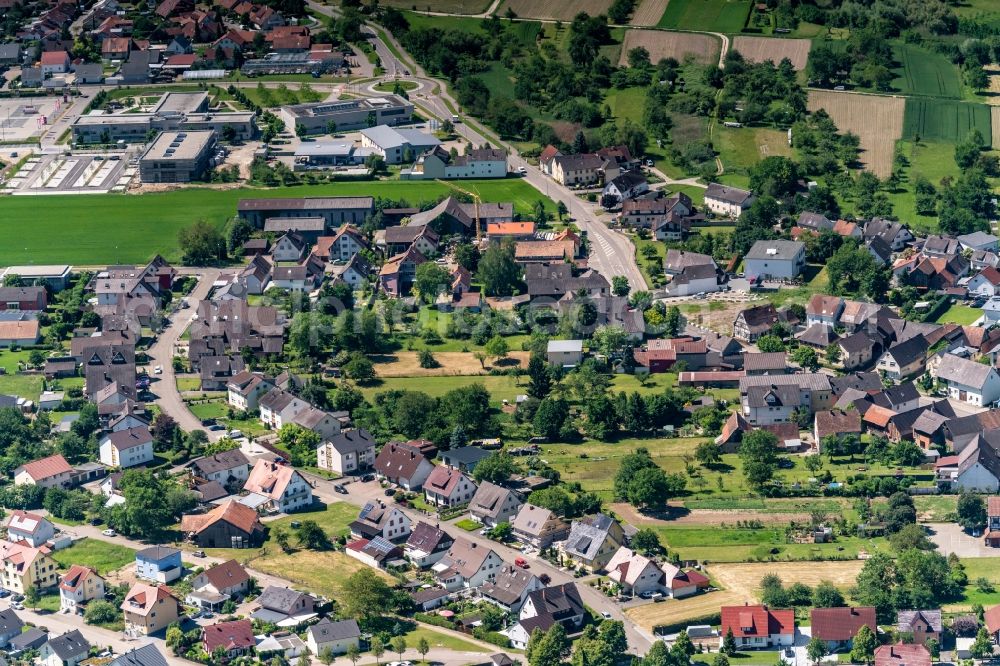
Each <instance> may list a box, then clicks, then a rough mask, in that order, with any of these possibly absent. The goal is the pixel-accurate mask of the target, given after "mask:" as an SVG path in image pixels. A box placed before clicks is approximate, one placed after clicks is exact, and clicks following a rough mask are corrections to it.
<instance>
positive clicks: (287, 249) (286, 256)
mask: <svg viewBox="0 0 1000 666" xmlns="http://www.w3.org/2000/svg"><path fill="white" fill-rule="evenodd" d="M309 246H310V244H309V241H307V240H306V239H305V237H304V236H303V235H302V234H300V233H299V232H297V231H290V232H288V233H287V234H285V235H283V236H281V237H280V238H279V239H278V240H276V241H274V245H272V246H271V256H272V257H273V258H274V260H275V261H294V262H296V263H298V262H300V261H302V260H303V259H305V257H306V253H307V252H308V251H309Z"/></svg>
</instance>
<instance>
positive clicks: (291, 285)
mask: <svg viewBox="0 0 1000 666" xmlns="http://www.w3.org/2000/svg"><path fill="white" fill-rule="evenodd" d="M324 269H325V266H324V265H323V262H322V261H321V260H320V259H318V258H316V257H315V256H313V255H309V256H308V257H307V258H306V260H305V261H303V262H302V263H301V264H296V265H295V266H282V265H278V266H275V267H274V268H273V269H272V270H271V285H270V286H271V287H273V288H275V289H284V290H285V291H307V292H311V291H313V290H314V289H316V288H317V287H318V286H319V284H320V282H321V281H322V280H323V275H324Z"/></svg>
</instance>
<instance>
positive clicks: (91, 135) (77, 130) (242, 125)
mask: <svg viewBox="0 0 1000 666" xmlns="http://www.w3.org/2000/svg"><path fill="white" fill-rule="evenodd" d="M253 118H254V114H253V113H252V112H250V111H211V110H210V109H209V99H208V93H206V92H193V93H176V92H171V93H166V94H165V95H163V97H161V98H160V100H159V101H158V102H157V103H156V105H155V106H153V107H152V109H151V110H150V111H148V112H146V113H105V112H103V111H94V112H92V113H89V114H87V115H85V116H80V117H79V118H77V120H76V122H75V123H73V141H74V142H75V143H112V142H115V141H126V142H128V143H141V142H144V141H147V140H148V139H149V138H150V133H154V134H155V133H159V132H185V131H209V130H211V131H214V132H215V133H216V134H217V135H218V136H222V135H223V130H224V129H225V128H226V127H231V128H232V130H233V132H234V133H235V138H236V139H240V140H246V139H252V138H253V137H254V136H255V135H256V131H257V126H256V125H255V124H254V121H253Z"/></svg>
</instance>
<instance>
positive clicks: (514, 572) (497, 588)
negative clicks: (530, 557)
mask: <svg viewBox="0 0 1000 666" xmlns="http://www.w3.org/2000/svg"><path fill="white" fill-rule="evenodd" d="M543 587H545V585H544V584H543V583H542V582H541V581H540V580H538V577H537V576H535V575H534V574H533V573H531V572H530V571H528V570H527V569H522V568H521V567H517V566H514V565H513V564H504V565H503V566H502V567H501V568H500V571H499V572H497V575H496V579H495V580H493V581H487V582H485V583H483V584H482V585H481V586H480V587H479V596H481V597H482V598H483V599H485V600H486V601H488V602H490V603H492V604H494V605H496V606H499V607H500V608H501V609H502V610H503V611H504V612H505V613H515V614H516V613H518V612H519V611H520V610H521V606H523V605H524V602H525V601H526V600H527V598H528V595H529V594H531V593H532V592H534V591H536V590H540V589H542V588H543Z"/></svg>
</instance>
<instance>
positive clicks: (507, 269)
mask: <svg viewBox="0 0 1000 666" xmlns="http://www.w3.org/2000/svg"><path fill="white" fill-rule="evenodd" d="M476 275H477V277H478V278H479V281H480V282H481V283H482V285H483V290H484V291H485V292H486V295H487V296H510V295H512V294H513V293H514V290H515V289H516V288H517V286H518V285H519V284H520V282H521V269H520V267H519V266H518V265H517V263H516V262H515V261H514V242H513V240H511V239H505V240H504V241H503V242H502V243H499V244H496V245H491V246H490V247H489V248H487V249H486V251H485V252H484V253H483V256H482V258H481V259H480V260H479V267H478V271H477V273H476Z"/></svg>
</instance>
